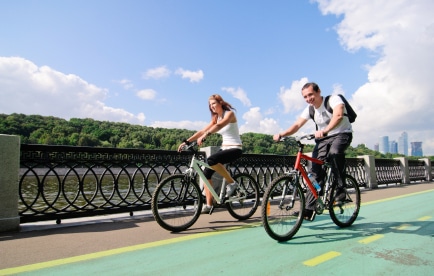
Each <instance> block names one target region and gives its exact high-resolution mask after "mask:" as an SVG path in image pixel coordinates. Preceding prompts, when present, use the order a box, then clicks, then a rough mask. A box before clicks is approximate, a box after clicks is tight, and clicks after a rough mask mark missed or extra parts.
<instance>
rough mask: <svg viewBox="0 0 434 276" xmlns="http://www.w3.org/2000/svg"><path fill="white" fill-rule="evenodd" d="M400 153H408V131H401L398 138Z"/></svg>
mask: <svg viewBox="0 0 434 276" xmlns="http://www.w3.org/2000/svg"><path fill="white" fill-rule="evenodd" d="M398 153H400V154H404V155H405V156H407V155H408V135H407V132H405V131H404V132H403V133H401V136H399V140H398Z"/></svg>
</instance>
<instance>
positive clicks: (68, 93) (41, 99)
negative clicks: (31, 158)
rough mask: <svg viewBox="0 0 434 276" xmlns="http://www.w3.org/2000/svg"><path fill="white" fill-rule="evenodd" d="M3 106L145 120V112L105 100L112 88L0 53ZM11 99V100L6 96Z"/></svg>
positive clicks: (60, 114)
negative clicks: (136, 113) (110, 105)
mask: <svg viewBox="0 0 434 276" xmlns="http://www.w3.org/2000/svg"><path fill="white" fill-rule="evenodd" d="M0 88H1V89H0V98H1V99H4V100H2V101H0V110H1V112H2V113H5V114H11V113H23V114H37V115H42V116H56V117H60V118H65V119H70V118H93V119H96V120H106V121H117V122H131V123H143V119H144V115H143V114H139V115H137V116H136V115H134V114H132V113H130V112H127V111H126V110H123V109H119V108H113V107H109V106H107V105H105V104H104V100H105V99H106V97H107V93H108V91H107V90H106V89H102V88H99V87H96V86H95V85H93V84H90V83H88V82H86V81H84V80H83V79H81V78H80V77H78V76H76V75H72V74H69V75H66V74H63V73H61V72H58V71H56V70H53V69H52V68H50V67H48V66H42V67H38V66H37V65H35V64H34V63H32V62H31V61H29V60H26V59H24V58H20V57H0ZM6 99H7V100H6Z"/></svg>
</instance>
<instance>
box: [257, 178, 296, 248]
mask: <svg viewBox="0 0 434 276" xmlns="http://www.w3.org/2000/svg"><path fill="white" fill-rule="evenodd" d="M285 187H286V189H285ZM284 190H286V192H284ZM294 212H298V214H294ZM303 212H304V194H303V189H302V188H301V186H300V184H299V183H298V182H297V177H295V176H294V175H283V176H280V177H278V178H276V179H275V180H274V181H273V182H271V184H270V186H269V187H268V188H267V189H266V191H265V193H264V196H263V199H262V205H261V218H262V224H263V226H264V228H265V231H266V232H267V234H268V235H269V236H270V237H271V238H273V239H275V240H277V241H279V242H283V241H288V240H290V239H291V238H292V237H293V236H294V235H295V234H296V233H297V231H298V230H299V229H300V227H301V224H302V223H303Z"/></svg>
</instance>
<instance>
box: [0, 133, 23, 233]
mask: <svg viewBox="0 0 434 276" xmlns="http://www.w3.org/2000/svg"><path fill="white" fill-rule="evenodd" d="M19 168H20V137H19V136H12V135H3V134H0V232H6V231H16V230H18V229H19V227H20V217H19V215H18V178H19Z"/></svg>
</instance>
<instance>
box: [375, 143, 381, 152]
mask: <svg viewBox="0 0 434 276" xmlns="http://www.w3.org/2000/svg"><path fill="white" fill-rule="evenodd" d="M374 150H375V151H380V145H379V144H378V143H377V144H375V145H374Z"/></svg>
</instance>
